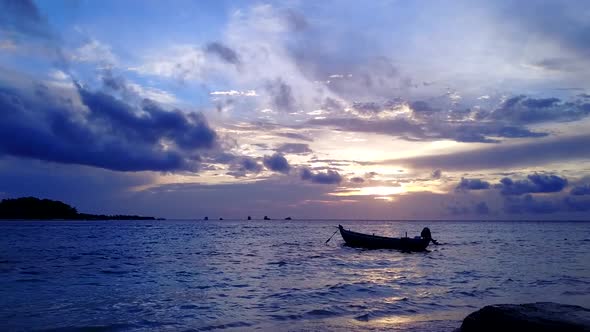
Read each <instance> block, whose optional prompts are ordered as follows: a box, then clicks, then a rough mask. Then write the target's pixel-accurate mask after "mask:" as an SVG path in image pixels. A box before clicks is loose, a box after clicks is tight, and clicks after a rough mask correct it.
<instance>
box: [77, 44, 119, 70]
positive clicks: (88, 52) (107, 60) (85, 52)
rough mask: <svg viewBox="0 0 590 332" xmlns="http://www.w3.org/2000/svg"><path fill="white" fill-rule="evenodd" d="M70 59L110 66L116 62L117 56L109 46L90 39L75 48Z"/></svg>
mask: <svg viewBox="0 0 590 332" xmlns="http://www.w3.org/2000/svg"><path fill="white" fill-rule="evenodd" d="M71 59H72V60H74V61H78V62H95V63H100V64H102V65H103V66H112V65H115V64H116V63H117V61H118V60H117V57H116V56H115V55H114V54H113V52H112V50H111V47H110V46H109V45H107V44H104V43H102V42H100V41H98V40H96V39H90V40H89V41H88V42H86V43H85V44H84V45H82V46H80V47H79V48H78V49H76V50H75V51H74V52H73V53H72V55H71Z"/></svg>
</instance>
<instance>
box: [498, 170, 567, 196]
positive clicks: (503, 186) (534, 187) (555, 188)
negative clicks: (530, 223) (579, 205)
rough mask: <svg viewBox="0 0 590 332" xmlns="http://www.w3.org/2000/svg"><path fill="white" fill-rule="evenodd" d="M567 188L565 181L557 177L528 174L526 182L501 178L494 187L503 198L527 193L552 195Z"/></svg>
mask: <svg viewBox="0 0 590 332" xmlns="http://www.w3.org/2000/svg"><path fill="white" fill-rule="evenodd" d="M566 186H567V179H565V178H562V177H559V176H557V175H545V174H537V173H535V174H530V175H528V176H527V179H526V180H516V181H515V180H512V179H510V178H507V177H506V178H503V179H502V180H500V184H499V185H497V186H496V187H497V188H498V189H500V193H501V194H502V195H505V196H511V195H523V194H529V193H553V192H559V191H562V190H563V188H565V187H566Z"/></svg>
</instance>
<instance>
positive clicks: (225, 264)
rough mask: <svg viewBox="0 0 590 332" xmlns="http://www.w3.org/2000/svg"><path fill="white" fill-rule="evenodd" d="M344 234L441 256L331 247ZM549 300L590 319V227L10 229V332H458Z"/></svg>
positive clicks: (30, 225) (5, 289) (113, 224)
mask: <svg viewBox="0 0 590 332" xmlns="http://www.w3.org/2000/svg"><path fill="white" fill-rule="evenodd" d="M338 224H343V225H344V226H345V227H346V228H350V229H352V230H356V231H360V232H366V233H371V234H372V233H375V234H380V235H385V236H400V235H405V233H406V232H407V233H408V236H415V235H418V234H420V231H421V230H422V228H423V227H425V226H428V227H429V228H430V229H431V231H432V234H433V237H434V238H435V239H437V240H438V241H439V242H440V243H441V245H438V246H434V245H431V246H430V247H429V249H430V251H429V252H422V253H410V254H408V253H402V252H398V251H391V250H363V249H355V248H349V247H346V246H343V241H342V239H341V237H340V235H339V234H336V235H335V236H334V237H333V238H332V240H331V241H330V242H329V243H328V244H327V245H326V244H325V241H326V240H327V239H328V238H329V237H330V235H332V234H333V233H334V232H335V231H336V227H335V226H336V225H338ZM537 301H555V302H560V303H566V304H576V305H582V306H586V307H590V223H587V222H565V221H561V222H521V221H519V222H489V221H472V222H457V221H428V222H424V221H411V222H410V221H408V222H402V221H354V220H346V221H345V220H341V221H338V220H332V221H317V220H316V221H311V220H293V221H273V220H271V221H227V220H226V221H188V220H184V221H174V220H168V221H50V222H43V221H4V222H0V330H2V331H25V330H26V331H30V330H52V331H77V330H80V331H84V330H92V331H103V330H104V331H112V330H117V331H119V330H122V331H126V330H131V331H142V330H144V331H151V330H170V331H213V330H228V331H250V330H258V331H300V330H306V331H310V330H311V331H313V330H325V331H329V330H335V331H350V330H384V329H391V330H401V331H404V330H416V329H417V330H426V329H427V330H429V331H452V330H453V329H454V328H456V327H458V326H459V325H460V322H461V319H462V318H463V317H464V316H465V315H467V314H468V313H470V312H472V311H474V310H476V309H478V308H480V307H482V306H485V305H488V304H494V303H525V302H537Z"/></svg>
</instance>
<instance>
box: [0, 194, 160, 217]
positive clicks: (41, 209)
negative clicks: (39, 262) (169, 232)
mask: <svg viewBox="0 0 590 332" xmlns="http://www.w3.org/2000/svg"><path fill="white" fill-rule="evenodd" d="M0 219H32V220H50V219H63V220H156V218H154V217H143V216H135V215H133V216H128V215H104V214H89V213H79V212H78V210H76V208H75V207H72V206H70V205H68V204H66V203H63V202H60V201H54V200H50V199H39V198H36V197H21V198H14V199H10V198H8V199H3V200H2V201H1V202H0Z"/></svg>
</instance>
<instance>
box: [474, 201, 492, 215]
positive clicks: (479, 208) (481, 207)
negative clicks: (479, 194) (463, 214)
mask: <svg viewBox="0 0 590 332" xmlns="http://www.w3.org/2000/svg"><path fill="white" fill-rule="evenodd" d="M475 213H477V214H479V215H487V214H489V213H490V208H489V207H488V204H487V203H486V202H479V203H477V204H476V205H475Z"/></svg>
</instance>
